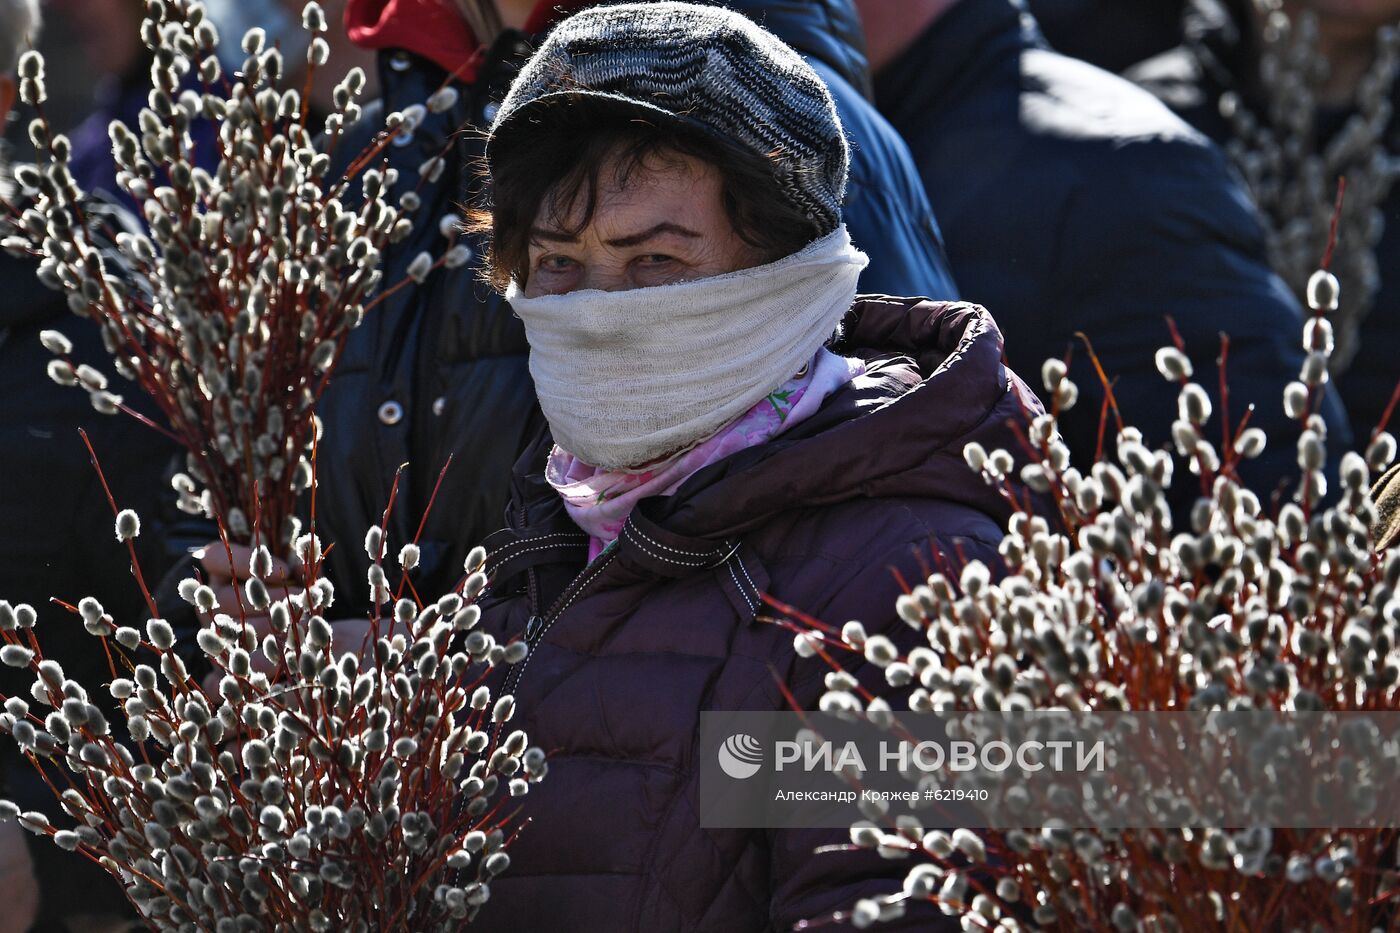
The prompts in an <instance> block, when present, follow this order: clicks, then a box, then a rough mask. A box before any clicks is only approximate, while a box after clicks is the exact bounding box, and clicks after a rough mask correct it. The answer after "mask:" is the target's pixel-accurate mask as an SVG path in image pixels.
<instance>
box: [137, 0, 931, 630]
mask: <svg viewBox="0 0 1400 933" xmlns="http://www.w3.org/2000/svg"><path fill="white" fill-rule="evenodd" d="M590 2H591V0H588V2H564V3H561V2H560V0H526V2H524V3H521V2H518V0H517V2H506V0H502V2H500V3H491V2H490V0H464V2H463V3H462V4H461V8H462V10H473V9H475V10H477V11H478V12H479V14H480V16H481V18H482V21H480V22H478V23H477V28H478V29H479V30H481V31H482V33H483V34H486V35H493V34H494V38H493V39H491V40H490V41H486V42H479V41H478V40H477V38H476V37H475V35H474V34H473V32H472V30H471V29H470V28H469V26H468V23H467V22H466V21H465V20H464V19H463V16H462V13H461V12H460V11H459V7H458V4H457V3H456V2H455V0H351V2H350V3H349V6H348V9H347V16H346V24H347V26H348V28H349V32H350V37H351V38H352V39H353V40H354V41H356V42H357V43H359V44H361V45H364V46H369V47H374V48H378V49H381V74H380V81H381V85H380V86H381V88H382V93H383V97H382V100H381V101H380V102H377V103H374V104H371V105H369V106H367V107H366V108H365V115H364V118H363V119H362V120H361V121H360V123H359V124H358V125H357V126H356V127H354V128H353V129H352V130H351V131H350V132H349V133H348V134H347V136H346V138H345V139H344V140H342V142H341V143H340V144H339V147H338V150H337V151H338V152H339V153H342V154H345V155H346V156H349V155H351V154H353V153H355V152H357V151H359V149H360V148H361V145H362V144H363V143H365V142H367V141H368V140H370V139H371V138H372V136H373V134H374V133H375V132H377V131H378V129H380V128H381V127H382V125H383V118H384V115H385V113H386V112H391V111H395V110H402V109H404V108H406V107H409V106H411V105H415V104H420V103H421V102H422V101H423V100H424V99H426V98H427V97H428V95H430V94H431V93H432V92H433V91H434V90H435V89H437V88H438V87H439V86H440V85H441V84H442V83H443V82H444V80H446V79H447V78H448V76H449V74H453V75H456V80H455V81H453V82H452V86H453V87H454V88H456V89H457V90H458V91H459V92H460V93H459V96H458V99H457V103H456V104H455V105H454V106H453V107H451V108H450V109H448V110H446V111H445V112H442V113H428V114H427V115H426V116H425V117H424V118H423V121H422V123H421V124H420V125H419V126H418V127H417V129H416V130H415V131H414V132H413V133H412V134H411V135H405V136H402V137H400V140H399V141H398V142H399V143H400V144H396V145H394V146H390V147H388V148H387V149H386V151H385V155H386V157H387V159H388V164H389V166H390V167H392V168H396V169H398V170H399V172H400V180H399V183H398V184H399V189H400V190H399V191H396V192H395V196H397V195H398V194H399V193H400V192H401V191H403V190H408V189H412V188H415V187H416V186H418V185H419V176H418V168H419V166H421V165H422V164H423V163H424V161H425V160H427V159H429V158H430V157H432V156H435V155H439V154H443V155H444V156H445V159H446V166H445V169H444V170H443V172H442V175H441V177H440V178H439V179H438V180H437V181H434V182H430V183H425V184H423V185H422V187H421V188H418V193H419V195H420V196H421V199H422V207H421V208H420V209H419V210H418V212H417V214H416V215H415V217H416V219H417V223H418V226H416V227H415V228H414V230H413V232H412V233H411V234H410V235H409V236H408V237H407V238H406V239H404V240H402V241H401V242H398V243H396V244H391V245H389V246H388V247H387V248H386V250H385V259H384V281H385V282H386V283H395V282H398V281H400V280H402V279H403V277H404V272H405V269H406V268H407V266H408V264H409V263H410V262H411V261H412V260H413V258H414V257H415V256H417V255H418V254H419V253H420V252H422V251H425V250H426V251H428V252H430V253H431V254H433V255H434V256H436V255H439V254H441V252H442V251H443V250H444V249H446V248H447V246H448V243H449V241H448V240H447V239H445V238H444V237H443V236H442V235H441V234H440V232H439V221H440V220H444V219H445V218H444V215H446V214H450V213H453V212H455V211H458V210H460V208H461V206H462V205H463V204H467V203H469V202H470V201H471V199H472V198H473V196H474V185H475V179H476V172H477V166H478V164H479V160H480V156H481V146H482V141H481V134H480V133H479V132H475V131H473V130H472V129H471V128H472V127H474V126H484V125H489V124H490V122H491V118H492V116H494V114H495V113H496V109H497V107H498V105H499V103H500V101H501V99H502V98H503V97H504V95H505V92H506V90H507V88H508V87H509V85H510V81H511V78H512V77H513V76H514V74H515V72H516V70H517V69H518V68H519V65H520V63H521V62H522V61H523V59H524V56H526V55H527V54H528V52H529V47H530V43H531V42H532V41H534V40H535V39H536V38H537V37H538V36H540V35H541V34H543V33H544V32H545V31H546V30H547V29H548V28H549V26H550V25H551V24H552V23H553V22H554V21H555V20H556V19H557V18H558V17H559V16H560V15H561V11H563V10H567V9H577V8H579V7H582V6H587V5H589V3H590ZM727 5H728V6H730V7H731V8H735V9H737V10H739V11H740V12H743V13H746V14H749V15H751V16H752V17H753V18H755V19H760V20H762V21H764V22H765V23H766V24H767V26H768V28H769V29H770V30H771V31H773V32H774V33H775V34H776V35H778V36H779V37H780V38H783V39H785V40H786V41H789V42H790V43H791V44H792V45H793V46H794V47H795V48H797V49H798V50H799V51H800V52H802V53H803V54H804V55H805V56H806V57H807V59H808V60H809V61H810V62H811V63H812V66H813V67H814V68H816V70H817V72H818V73H819V74H820V75H821V76H822V79H823V80H824V81H825V82H826V83H827V85H828V86H829V87H830V88H831V90H832V94H833V95H834V97H835V98H836V102H837V109H838V112H839V113H840V115H841V119H842V121H843V124H844V126H845V127H846V131H847V132H848V133H849V134H850V138H851V142H852V147H851V148H852V171H851V182H850V184H849V186H848V189H847V198H846V204H845V211H846V218H847V224H848V227H849V229H850V230H851V236H852V239H854V240H855V242H856V244H857V245H858V246H859V247H860V248H861V249H862V250H864V251H865V252H866V254H867V255H868V256H869V257H870V265H869V266H868V267H867V269H866V270H865V272H864V274H863V275H862V278H861V280H860V287H861V289H862V290H863V291H869V292H885V293H894V294H920V295H930V296H933V297H937V298H952V297H956V292H955V289H954V286H953V283H952V280H951V278H950V277H949V275H948V272H947V266H946V262H945V260H944V258H943V252H942V246H941V243H940V240H939V233H938V228H937V226H936V225H935V223H934V220H933V216H932V215H931V213H930V211H929V209H928V202H927V199H926V198H925V196H924V194H923V191H922V186H921V185H920V183H919V180H918V175H917V173H916V172H915V170H914V167H913V163H912V162H911V161H910V158H909V153H908V150H907V148H906V147H905V145H904V143H903V141H902V140H900V139H899V137H898V135H897V134H896V133H895V132H894V131H893V130H892V129H891V128H890V126H889V124H888V123H886V122H885V120H884V119H883V118H882V117H880V116H879V114H878V113H876V111H875V109H874V107H873V106H872V105H871V104H870V103H869V102H868V101H867V100H866V98H865V96H864V95H863V93H862V89H864V88H865V87H866V86H867V83H868V78H867V75H866V71H865V63H864V58H863V55H862V53H861V43H860V26H859V21H858V19H857V18H856V15H855V11H854V8H853V7H852V6H851V5H850V2H849V0H801V2H797V3H784V4H770V3H764V2H757V0H738V2H730V3H728V4H727ZM497 8H499V13H500V21H499V22H496V23H495V24H494V25H493V24H492V23H491V22H490V21H489V17H486V16H485V13H490V12H492V11H495V10H497ZM482 11H484V12H482ZM493 29H499V32H497V33H492V32H490V30H493ZM469 242H470V244H471V246H472V248H473V249H474V251H475V252H476V253H477V254H479V253H480V252H481V248H482V244H481V242H480V241H479V240H477V239H472V240H469ZM480 273H481V266H480V264H479V261H474V262H472V263H469V264H467V265H466V266H462V267H460V268H457V269H442V270H439V271H437V272H436V273H434V274H433V275H432V276H430V277H429V279H428V281H427V282H426V283H424V284H423V285H411V286H409V287H406V288H402V289H400V290H398V291H397V292H395V294H394V295H392V296H391V297H390V298H389V299H388V300H387V301H385V302H383V303H382V304H381V305H380V306H379V307H377V308H376V309H375V310H374V312H373V313H372V314H371V315H370V316H369V318H368V319H367V320H366V321H365V323H364V324H363V325H362V326H361V327H360V328H359V329H358V330H356V331H355V332H353V333H352V334H351V336H350V338H349V340H348V341H347V342H346V345H345V350H344V353H343V354H342V356H341V358H340V360H339V362H338V363H337V365H336V371H335V375H334V378H333V379H332V380H331V382H330V385H329V387H328V389H327V391H326V394H325V395H324V397H323V398H322V400H321V403H320V408H319V414H320V417H321V419H322V421H323V423H324V424H325V428H326V429H325V433H324V435H323V437H322V440H321V444H320V448H319V464H318V492H317V496H318V506H317V519H318V523H319V525H320V528H321V532H320V533H321V536H322V537H323V538H324V539H326V540H328V541H339V542H341V544H342V546H340V547H336V548H335V549H334V550H333V551H331V553H330V554H329V555H328V557H327V565H328V573H329V576H330V578H331V579H332V580H333V581H334V582H335V583H336V585H337V592H338V594H339V598H338V601H337V614H341V613H342V611H343V615H341V618H343V619H345V620H347V621H348V620H350V619H352V618H355V617H362V616H363V615H364V614H365V612H366V611H367V609H368V605H367V603H368V600H367V592H368V590H367V588H366V587H365V585H364V579H365V573H366V572H367V570H368V561H367V560H366V559H365V558H364V554H363V549H362V548H359V547H347V546H344V545H345V544H346V543H349V542H353V541H358V540H359V539H360V537H362V536H363V534H364V531H365V529H366V528H367V527H368V526H370V525H372V524H377V523H379V522H380V521H381V518H382V514H383V511H384V507H385V504H386V501H387V500H388V496H389V488H390V483H391V482H392V480H393V479H394V471H395V468H396V467H398V466H399V465H400V464H403V463H407V464H408V468H407V469H406V470H405V471H404V472H403V474H402V476H401V477H400V479H399V485H398V489H399V492H398V498H397V500H396V503H397V504H396V506H395V508H394V512H393V515H392V516H391V521H390V525H391V527H390V528H388V529H387V531H388V532H389V535H390V538H391V539H392V540H397V541H408V540H411V539H412V538H413V536H414V532H415V530H416V529H417V526H418V523H419V519H420V517H421V516H422V514H423V512H424V510H425V509H426V507H427V504H428V501H429V499H430V498H431V497H432V495H433V493H434V490H435V489H436V490H437V498H436V499H435V500H434V507H433V509H432V512H431V514H430V515H429V517H428V520H427V524H426V525H425V526H424V528H423V533H422V536H421V538H420V545H421V547H422V558H421V561H420V564H419V566H418V569H417V570H416V571H415V585H418V586H420V587H422V588H424V589H432V590H436V591H445V590H446V589H447V588H449V587H451V586H452V585H453V584H454V583H455V582H457V581H456V578H457V575H458V574H460V572H461V567H462V561H463V558H464V557H465V556H466V554H467V552H468V551H469V550H470V549H471V548H472V547H473V546H475V545H476V544H477V543H478V542H480V541H481V540H482V539H483V538H484V537H485V536H486V535H487V534H489V533H491V532H492V531H494V530H496V529H497V528H499V527H500V525H501V522H502V519H503V515H504V508H505V503H506V494H507V485H506V479H507V477H508V476H509V474H510V468H511V464H512V463H513V462H514V461H515V459H516V457H517V456H518V455H519V453H520V452H521V450H522V449H523V448H524V446H525V444H526V442H527V441H528V439H529V438H530V437H531V436H532V435H533V434H534V433H535V431H536V430H537V428H538V426H539V424H540V419H539V413H538V410H537V408H536V404H535V397H534V391H533V387H532V386H531V383H530V376H529V373H528V371H527V369H526V362H525V353H526V345H525V336H524V332H523V330H522V329H521V327H520V322H519V320H518V319H517V318H516V317H515V315H514V313H513V312H512V311H511V309H510V307H509V306H508V305H507V304H506V303H505V301H504V300H502V298H501V297H500V296H499V295H496V294H494V293H492V292H491V291H490V290H489V289H487V288H485V287H484V286H482V285H481V283H480ZM449 457H451V458H452V461H451V466H450V467H448V468H447V471H446V473H445V474H444V473H442V470H443V468H444V466H445V465H446V464H447V461H448V458H449ZM440 475H441V476H442V484H441V488H438V486H437V484H438V479H439V476H440ZM219 550H220V549H217V548H216V549H211V550H210V552H209V554H210V562H209V563H207V564H206V567H205V571H206V573H208V574H210V575H211V576H212V579H213V580H215V581H216V582H218V581H226V580H227V579H228V576H227V573H226V570H227V568H226V567H224V566H223V563H224V562H223V561H222V560H221V559H220V558H219ZM237 563H239V564H241V565H246V561H242V560H239V561H237ZM172 586H173V583H172ZM227 598H228V599H229V600H231V599H232V594H227ZM168 602H169V605H168V607H167V605H166V604H165V603H164V602H163V604H162V609H163V610H164V609H167V608H168V609H169V613H170V614H171V615H178V614H180V613H186V614H187V612H188V610H187V609H185V608H184V607H182V605H181V601H180V600H178V598H176V599H173V600H170V601H168ZM226 604H227V603H226Z"/></svg>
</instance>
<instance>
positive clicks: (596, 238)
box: [524, 153, 763, 298]
mask: <svg viewBox="0 0 1400 933" xmlns="http://www.w3.org/2000/svg"><path fill="white" fill-rule="evenodd" d="M616 168H617V166H616V163H615V161H612V160H609V161H608V162H605V163H604V164H603V166H602V169H601V171H599V173H598V191H597V204H596V206H595V208H594V211H593V217H592V220H591V221H590V223H589V224H588V226H587V227H585V228H584V229H583V231H582V232H581V233H580V234H579V236H577V237H574V236H571V235H569V234H568V233H565V232H564V231H563V230H561V229H559V227H558V226H557V225H556V224H554V223H553V222H552V221H551V214H552V212H551V211H550V210H549V209H548V198H546V206H545V207H542V208H541V210H540V216H539V217H538V218H537V219H536V221H535V225H534V226H533V227H532V228H531V231H530V270H529V277H528V279H527V282H528V284H527V285H526V287H525V290H524V291H525V295H526V297H528V298H535V297H538V296H540V295H562V294H565V293H566V292H572V291H577V290H578V289H599V290H602V291H611V292H616V291H626V290H627V289H631V288H646V287H648V286H653V285H670V284H673V283H676V282H682V281H687V280H690V279H701V278H706V277H708V276H712V275H722V274H723V273H726V272H734V271H737V270H739V269H747V268H749V267H751V266H756V265H760V264H761V263H762V262H763V257H761V256H760V255H759V253H758V251H757V250H756V249H754V248H753V247H752V246H750V245H749V244H748V243H745V242H744V240H743V239H742V238H741V237H740V236H739V235H738V234H737V233H736V232H735V230H734V227H733V225H732V224H731V223H730V221H729V216H728V215H727V214H726V213H725V210H724V205H723V202H722V201H721V197H720V194H721V190H722V184H721V181H720V176H719V173H718V172H717V171H716V170H715V169H714V167H713V166H711V165H710V164H709V163H707V162H704V161H701V160H699V159H696V158H693V157H690V156H684V155H680V154H677V153H665V154H664V155H651V156H648V157H647V158H646V159H644V160H643V162H642V163H641V164H640V165H639V166H637V167H636V169H635V170H633V171H632V172H630V173H628V174H627V177H626V179H625V181H624V180H621V179H619V178H618V175H619V173H618V172H617V170H616ZM578 200H580V201H581V200H583V199H582V198H580V199H578ZM583 210H584V208H583V206H582V205H581V204H575V205H573V207H572V208H571V209H570V210H569V211H566V212H563V216H562V217H561V218H559V219H560V220H562V222H563V225H564V229H565V230H567V229H571V228H573V227H576V226H577V220H578V219H580V218H581V217H582V214H583Z"/></svg>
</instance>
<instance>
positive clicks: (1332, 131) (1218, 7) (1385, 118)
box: [1124, 0, 1400, 445]
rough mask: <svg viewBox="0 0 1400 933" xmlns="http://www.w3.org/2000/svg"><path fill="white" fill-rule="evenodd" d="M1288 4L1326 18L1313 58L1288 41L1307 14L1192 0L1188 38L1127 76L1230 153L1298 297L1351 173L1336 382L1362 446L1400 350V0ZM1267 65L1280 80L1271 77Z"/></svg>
mask: <svg viewBox="0 0 1400 933" xmlns="http://www.w3.org/2000/svg"><path fill="white" fill-rule="evenodd" d="M1288 9H1289V10H1290V11H1292V12H1294V13H1299V12H1303V11H1307V12H1309V13H1311V14H1313V15H1314V17H1315V18H1314V19H1313V20H1312V22H1313V23H1315V29H1314V30H1312V32H1313V35H1314V39H1313V40H1312V42H1313V47H1312V48H1308V47H1307V46H1306V45H1302V46H1298V47H1297V48H1298V49H1301V50H1302V51H1303V52H1304V53H1305V54H1302V55H1300V54H1299V51H1296V50H1294V48H1293V47H1292V46H1291V43H1292V42H1294V41H1299V40H1298V35H1297V34H1298V32H1299V31H1300V30H1299V28H1298V25H1299V23H1300V22H1301V21H1300V20H1297V19H1294V20H1292V22H1293V27H1291V28H1289V29H1281V28H1279V27H1280V26H1282V25H1283V23H1284V22H1288V21H1289V20H1288V19H1287V17H1285V15H1284V13H1282V12H1274V13H1272V14H1270V15H1271V16H1272V17H1273V18H1274V25H1273V26H1272V27H1267V32H1268V36H1266V22H1265V20H1266V15H1265V13H1264V12H1262V11H1260V10H1258V9H1256V7H1255V4H1253V3H1250V2H1248V0H1191V2H1189V3H1187V4H1186V10H1185V12H1184V14H1183V16H1184V20H1183V22H1184V32H1185V38H1184V40H1183V41H1182V42H1181V43H1180V44H1179V45H1177V46H1176V47H1175V48H1172V49H1170V50H1167V51H1164V52H1162V53H1161V54H1159V55H1156V56H1154V57H1152V58H1150V59H1148V60H1146V61H1143V62H1140V63H1138V64H1137V65H1135V66H1134V67H1132V68H1130V69H1129V70H1127V71H1126V72H1124V76H1125V77H1127V78H1128V79H1130V80H1132V81H1134V82H1136V83H1138V84H1139V85H1140V86H1142V87H1143V88H1145V89H1147V90H1148V91H1150V92H1151V93H1152V94H1154V95H1155V96H1157V97H1158V98H1159V99H1160V100H1161V101H1162V102H1163V103H1165V104H1166V105H1167V106H1169V107H1171V108H1172V110H1173V111H1175V112H1176V113H1177V114H1178V115H1179V116H1181V117H1182V118H1183V119H1184V120H1186V122H1187V123H1190V124H1191V125H1192V126H1193V127H1195V128H1196V129H1198V130H1200V131H1201V132H1202V133H1204V134H1205V135H1207V136H1209V137H1210V138H1211V139H1213V140H1215V141H1216V142H1218V143H1219V144H1220V145H1221V146H1223V147H1225V149H1226V151H1227V152H1228V153H1230V154H1231V156H1232V158H1234V160H1235V162H1236V164H1237V165H1238V166H1239V167H1240V168H1241V169H1242V170H1243V174H1244V176H1245V180H1246V182H1247V183H1248V185H1249V190H1250V194H1251V195H1252V196H1253V197H1254V198H1255V201H1256V203H1257V204H1259V207H1260V209H1261V212H1262V213H1263V214H1264V216H1265V218H1266V220H1267V221H1268V226H1269V231H1270V233H1271V236H1272V240H1273V242H1272V243H1271V245H1272V247H1273V249H1272V257H1271V258H1272V260H1273V262H1274V264H1275V268H1276V269H1277V270H1278V272H1279V274H1280V275H1281V276H1283V278H1284V279H1285V280H1287V281H1288V282H1289V283H1290V285H1292V286H1293V289H1294V291H1295V292H1296V293H1299V294H1302V293H1304V291H1305V289H1306V283H1307V280H1308V276H1309V275H1311V273H1312V269H1313V268H1314V267H1315V266H1316V263H1317V260H1318V258H1319V256H1320V254H1321V252H1322V251H1323V250H1325V249H1326V243H1327V241H1328V239H1329V237H1330V235H1331V219H1332V213H1333V205H1334V201H1335V196H1336V190H1337V189H1336V183H1337V178H1338V177H1340V176H1345V177H1346V179H1347V191H1346V199H1345V203H1344V204H1343V210H1342V215H1341V223H1340V225H1339V232H1338V236H1337V249H1336V255H1335V258H1334V260H1333V267H1332V271H1333V272H1334V273H1336V275H1337V277H1338V278H1339V279H1340V280H1341V284H1342V293H1341V304H1340V307H1339V308H1338V309H1337V310H1336V311H1335V312H1334V313H1333V315H1332V318H1333V324H1334V326H1335V329H1336V331H1337V348H1336V352H1334V353H1333V355H1332V378H1333V380H1334V381H1335V383H1336V385H1337V389H1338V391H1339V392H1340V393H1341V398H1342V402H1343V404H1345V405H1346V409H1347V414H1348V415H1349V416H1350V418H1351V428H1352V434H1353V435H1354V437H1355V439H1356V442H1357V444H1358V445H1364V444H1365V443H1366V442H1367V441H1368V440H1369V439H1370V436H1371V432H1372V430H1373V429H1374V428H1376V427H1377V426H1378V424H1379V422H1380V420H1381V417H1382V415H1383V413H1384V412H1385V409H1386V405H1387V404H1388V403H1389V401H1390V396H1391V392H1392V390H1393V389H1394V388H1395V384H1396V380H1395V365H1394V358H1393V356H1392V354H1393V353H1394V350H1395V347H1396V346H1400V185H1397V184H1395V179H1396V169H1395V160H1396V156H1397V155H1400V120H1396V119H1395V118H1394V117H1393V114H1394V112H1395V110H1396V108H1397V107H1400V81H1397V80H1396V60H1397V52H1398V51H1400V34H1397V30H1400V3H1397V2H1396V0H1368V2H1363V3H1354V4H1347V5H1345V6H1338V5H1334V4H1330V3H1317V2H1303V3H1298V4H1290V5H1289V7H1288ZM1301 41H1304V42H1307V41H1308V40H1301ZM1270 46H1272V48H1270ZM1266 59H1272V61H1271V62H1270V63H1269V64H1268V65H1267V66H1266V65H1265V64H1264V62H1265V60H1266ZM1290 61H1291V62H1295V63H1296V62H1303V63H1305V65H1306V69H1307V70H1306V71H1301V72H1300V71H1297V70H1296V69H1290V67H1289V66H1288V64H1287V63H1288V62H1290ZM1281 64H1282V67H1280V65H1281ZM1266 67H1267V68H1268V70H1269V72H1270V73H1272V74H1274V75H1275V77H1274V78H1273V79H1271V80H1270V81H1267V82H1266V81H1265V80H1264V78H1263V72H1264V69H1265V68H1266ZM1391 427H1394V425H1393V424H1392V425H1391Z"/></svg>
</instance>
